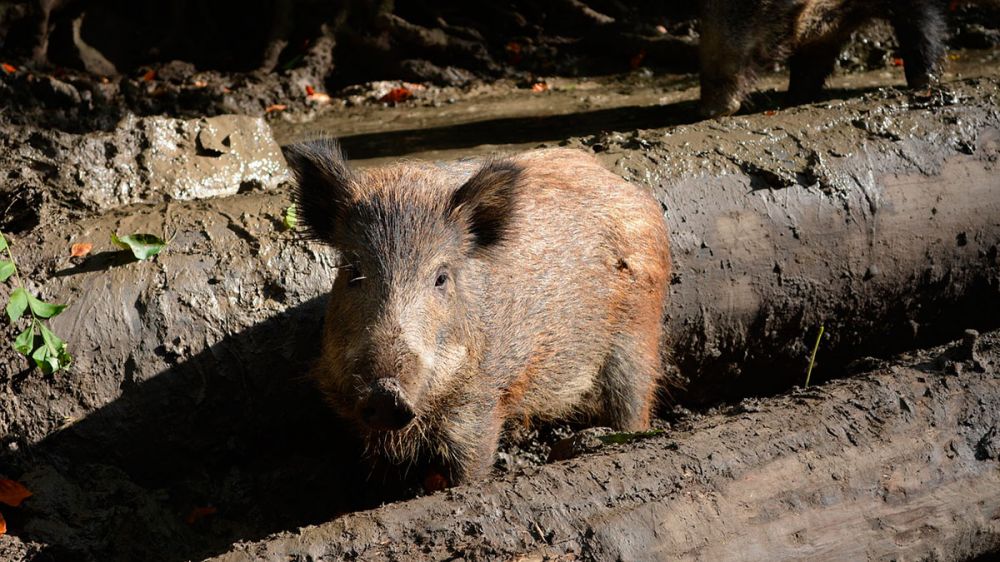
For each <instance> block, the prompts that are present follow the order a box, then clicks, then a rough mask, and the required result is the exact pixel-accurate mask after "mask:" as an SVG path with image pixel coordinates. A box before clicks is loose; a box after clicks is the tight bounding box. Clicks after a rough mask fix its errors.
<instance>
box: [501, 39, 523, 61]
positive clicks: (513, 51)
mask: <svg viewBox="0 0 1000 562" xmlns="http://www.w3.org/2000/svg"><path fill="white" fill-rule="evenodd" d="M504 49H505V50H506V51H507V59H508V60H510V63H511V64H517V63H519V62H521V58H522V57H521V49H522V47H521V44H520V43H518V42H517V41H511V42H510V43H507V45H506V47H504Z"/></svg>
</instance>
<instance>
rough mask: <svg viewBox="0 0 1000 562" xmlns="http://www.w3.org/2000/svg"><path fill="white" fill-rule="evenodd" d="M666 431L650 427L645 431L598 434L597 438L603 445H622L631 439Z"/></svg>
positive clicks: (643, 437) (635, 439)
mask: <svg viewBox="0 0 1000 562" xmlns="http://www.w3.org/2000/svg"><path fill="white" fill-rule="evenodd" d="M665 433H666V431H663V430H662V429H650V430H647V431H627V432H621V433H609V434H607V435H600V436H598V437H597V439H598V440H599V441H600V442H601V443H604V444H605V445H624V444H626V443H632V442H633V441H639V440H640V439H649V438H650V437H656V436H658V435H663V434H665Z"/></svg>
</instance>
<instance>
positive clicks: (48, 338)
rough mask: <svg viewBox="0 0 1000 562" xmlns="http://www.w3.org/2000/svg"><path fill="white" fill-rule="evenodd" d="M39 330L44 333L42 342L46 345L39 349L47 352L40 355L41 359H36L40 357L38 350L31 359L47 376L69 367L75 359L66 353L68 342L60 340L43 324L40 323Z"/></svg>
mask: <svg viewBox="0 0 1000 562" xmlns="http://www.w3.org/2000/svg"><path fill="white" fill-rule="evenodd" d="M38 329H39V331H40V332H41V333H42V341H43V342H44V345H42V346H41V347H40V348H39V349H44V350H45V352H44V353H42V354H40V357H36V355H39V353H38V350H37V349H36V350H35V352H34V353H32V354H31V358H32V359H35V364H37V365H38V367H39V368H40V369H41V370H42V372H43V373H45V374H51V373H54V372H56V371H58V370H59V369H64V368H66V367H68V366H69V364H70V363H71V362H72V361H73V358H72V357H70V355H69V353H67V352H66V342H64V341H62V340H61V339H59V336H57V335H55V334H54V333H52V330H49V329H48V328H47V327H46V326H45V324H42V323H41V322H39V323H38ZM39 359H41V362H39Z"/></svg>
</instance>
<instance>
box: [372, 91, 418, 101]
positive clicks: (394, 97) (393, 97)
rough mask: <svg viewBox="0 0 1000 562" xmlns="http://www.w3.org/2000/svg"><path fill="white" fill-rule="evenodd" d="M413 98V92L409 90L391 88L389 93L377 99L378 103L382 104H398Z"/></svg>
mask: <svg viewBox="0 0 1000 562" xmlns="http://www.w3.org/2000/svg"><path fill="white" fill-rule="evenodd" d="M412 97H413V92H411V91H410V89H409V88H393V89H391V90H389V93H387V94H386V95H384V96H382V97H381V98H379V100H378V101H380V102H384V103H399V102H401V101H406V100H408V99H410V98H412Z"/></svg>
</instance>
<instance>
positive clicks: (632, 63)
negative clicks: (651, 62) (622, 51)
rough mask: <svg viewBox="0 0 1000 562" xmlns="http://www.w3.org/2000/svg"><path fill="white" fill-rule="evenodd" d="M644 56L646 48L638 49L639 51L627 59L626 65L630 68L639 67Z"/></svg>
mask: <svg viewBox="0 0 1000 562" xmlns="http://www.w3.org/2000/svg"><path fill="white" fill-rule="evenodd" d="M645 58H646V50H645V49H641V50H639V52H638V53H636V54H635V55H633V56H632V58H630V59H628V67H629V68H630V69H631V70H635V69H637V68H639V67H640V66H642V61H643V60H645Z"/></svg>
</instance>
